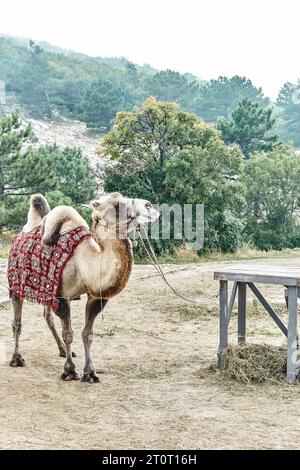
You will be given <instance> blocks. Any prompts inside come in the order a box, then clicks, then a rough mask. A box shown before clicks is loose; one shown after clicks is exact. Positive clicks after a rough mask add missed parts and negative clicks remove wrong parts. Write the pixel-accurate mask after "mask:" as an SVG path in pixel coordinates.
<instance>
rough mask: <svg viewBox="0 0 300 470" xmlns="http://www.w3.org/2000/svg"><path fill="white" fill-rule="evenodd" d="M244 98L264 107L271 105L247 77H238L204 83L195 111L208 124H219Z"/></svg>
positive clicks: (260, 90) (220, 78)
mask: <svg viewBox="0 0 300 470" xmlns="http://www.w3.org/2000/svg"><path fill="white" fill-rule="evenodd" d="M243 98H249V99H250V100H251V101H253V102H255V103H258V104H259V105H260V106H262V107H265V106H267V105H268V104H269V99H268V98H265V97H264V94H263V91H262V89H261V88H256V87H255V86H254V85H253V84H252V82H251V80H248V79H247V78H246V77H239V76H238V75H236V76H234V77H232V78H227V77H219V78H218V79H213V80H210V81H209V82H206V83H204V84H203V85H202V86H201V89H200V94H199V98H198V99H197V101H196V102H195V105H194V109H193V111H194V112H195V113H196V114H197V115H198V116H200V117H201V118H202V119H204V120H205V121H207V122H217V121H218V120H219V119H226V118H228V117H229V116H230V114H231V113H232V112H233V110H234V109H235V108H236V107H237V105H238V103H239V102H240V101H241V100H242V99H243Z"/></svg>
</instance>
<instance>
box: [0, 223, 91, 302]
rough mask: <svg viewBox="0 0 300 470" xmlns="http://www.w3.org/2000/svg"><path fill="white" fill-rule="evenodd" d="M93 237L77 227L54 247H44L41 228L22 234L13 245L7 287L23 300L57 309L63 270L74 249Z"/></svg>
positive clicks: (82, 228) (62, 236)
mask: <svg viewBox="0 0 300 470" xmlns="http://www.w3.org/2000/svg"><path fill="white" fill-rule="evenodd" d="M89 237H92V234H91V233H90V232H89V231H88V230H87V229H86V228H85V227H77V228H75V229H73V230H70V231H68V232H66V233H64V234H62V235H61V236H60V238H59V240H58V242H57V244H56V245H54V246H46V245H43V243H42V240H41V239H42V235H41V228H40V226H39V227H37V228H35V229H33V230H32V231H31V232H28V233H23V232H22V233H20V234H19V235H18V236H17V237H16V238H15V240H14V241H13V244H12V247H11V250H10V253H9V258H8V271H7V276H8V285H9V289H10V292H11V293H14V294H16V295H17V296H18V297H19V298H21V299H27V300H29V301H31V302H38V303H40V304H42V305H45V306H50V307H51V308H52V309H53V310H54V311H56V310H57V308H58V299H57V297H58V294H59V289H60V282H61V277H62V273H63V270H64V267H65V266H66V264H67V262H68V261H69V259H70V258H71V257H72V255H73V253H74V251H75V248H76V247H77V246H78V245H79V244H80V243H81V242H82V241H83V240H85V239H86V238H89Z"/></svg>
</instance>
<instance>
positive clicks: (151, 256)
mask: <svg viewBox="0 0 300 470" xmlns="http://www.w3.org/2000/svg"><path fill="white" fill-rule="evenodd" d="M141 229H143V235H144V238H145V239H146V240H147V243H148V247H149V248H147V246H146V243H145V242H144V238H143V236H142V234H141ZM137 233H138V236H139V239H140V240H141V243H142V246H143V248H144V250H145V252H146V254H147V257H148V259H149V261H150V263H151V264H152V265H153V266H154V268H155V269H156V271H157V273H158V275H159V276H160V277H161V279H162V280H163V281H164V282H165V284H166V285H167V286H168V287H169V289H170V290H171V291H172V292H173V294H175V295H177V297H180V298H181V299H183V300H185V301H186V302H191V303H193V304H197V305H205V304H207V303H210V301H211V300H212V299H214V298H218V297H219V295H220V294H219V293H217V294H213V295H211V296H209V297H207V298H206V299H205V300H203V301H201V300H194V299H189V298H188V297H185V295H183V294H181V293H180V292H178V291H177V290H176V289H175V287H173V286H172V285H171V284H170V282H169V281H168V279H167V278H166V276H165V273H164V272H163V270H162V267H161V266H160V264H159V261H158V259H157V256H156V254H155V252H154V250H153V248H152V245H151V243H150V240H149V237H148V234H147V232H146V230H145V229H144V228H143V227H139V229H138V230H137Z"/></svg>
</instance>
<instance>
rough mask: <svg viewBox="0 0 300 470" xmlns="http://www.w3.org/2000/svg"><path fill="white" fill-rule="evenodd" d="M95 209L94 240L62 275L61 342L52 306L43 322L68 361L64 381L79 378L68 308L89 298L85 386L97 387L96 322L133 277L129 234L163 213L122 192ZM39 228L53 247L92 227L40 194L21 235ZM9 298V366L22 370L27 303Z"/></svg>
mask: <svg viewBox="0 0 300 470" xmlns="http://www.w3.org/2000/svg"><path fill="white" fill-rule="evenodd" d="M91 208H92V219H93V226H92V233H93V235H94V237H90V238H87V239H85V240H84V241H82V243H80V244H79V245H78V246H77V247H76V249H75V252H74V254H73V256H72V258H71V259H70V260H69V261H68V263H67V264H66V266H65V268H64V270H63V273H62V278H61V285H60V293H59V306H58V309H57V311H56V312H55V313H56V314H57V315H58V317H59V318H60V321H61V324H62V339H63V341H62V339H61V338H60V336H59V334H58V332H57V330H56V328H55V324H54V317H53V314H52V311H51V308H50V307H45V308H44V317H45V319H46V322H47V324H48V326H49V328H50V330H51V332H52V334H53V336H54V338H55V340H56V343H57V345H58V349H59V353H60V355H61V356H64V357H66V361H65V364H64V371H63V373H62V374H61V378H62V379H63V380H66V381H68V380H78V379H80V377H79V375H78V373H77V371H76V367H75V363H74V362H73V357H74V356H75V355H73V354H72V347H71V345H72V341H73V330H72V325H71V308H70V303H71V300H72V299H76V298H80V296H81V295H83V294H86V295H87V303H86V308H85V326H84V329H83V331H82V340H83V344H84V351H85V364H84V368H83V375H82V376H81V381H83V382H89V383H94V382H99V377H98V375H97V374H96V369H95V366H94V364H93V361H92V359H91V346H92V342H93V325H94V321H95V319H96V317H97V315H98V314H99V313H100V312H101V311H102V310H103V308H104V307H105V305H106V304H107V302H108V300H109V299H110V298H112V297H113V296H115V295H117V294H119V293H120V292H121V291H122V290H123V289H124V287H125V286H126V284H127V282H128V279H129V277H130V274H131V271H132V265H133V253H132V246H131V241H130V239H129V237H128V234H129V232H130V231H132V230H133V229H136V228H138V227H139V226H140V225H144V224H147V223H150V222H152V221H154V220H155V219H157V217H158V216H159V212H158V211H156V210H155V209H154V208H153V207H152V204H151V203H150V202H149V201H146V200H143V199H130V198H127V197H124V196H122V194H120V193H110V194H107V195H103V196H101V197H100V198H99V199H97V200H94V201H92V202H91ZM38 225H41V228H42V234H43V238H42V242H43V243H44V244H45V245H54V244H55V243H57V241H58V239H59V237H60V236H61V235H62V234H63V233H65V232H67V231H69V230H71V229H73V228H76V227H80V226H83V227H88V225H87V223H86V221H85V220H84V219H83V218H82V217H81V216H80V215H79V213H78V212H77V211H76V210H75V209H74V208H72V207H69V206H57V207H55V208H54V209H52V210H50V209H49V205H48V203H47V201H46V199H45V198H44V197H43V196H42V195H40V194H38V195H34V196H32V197H31V200H30V209H29V212H28V220H27V224H26V225H25V226H24V228H23V230H24V231H30V230H32V229H33V228H35V227H37V226H38ZM11 297H12V304H13V310H14V320H13V324H12V328H13V333H14V338H15V350H14V353H13V356H12V359H11V361H10V366H12V367H22V366H24V365H25V361H24V359H23V357H22V355H21V353H20V349H19V338H20V334H21V320H22V304H23V301H22V300H21V299H20V298H18V297H17V296H16V295H14V294H12V295H11Z"/></svg>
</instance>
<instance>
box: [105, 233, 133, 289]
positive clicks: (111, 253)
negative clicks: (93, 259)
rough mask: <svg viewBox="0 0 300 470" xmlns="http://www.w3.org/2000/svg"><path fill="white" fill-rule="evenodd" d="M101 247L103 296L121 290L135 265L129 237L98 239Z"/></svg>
mask: <svg viewBox="0 0 300 470" xmlns="http://www.w3.org/2000/svg"><path fill="white" fill-rule="evenodd" d="M97 243H98V245H99V247H100V250H101V251H100V260H99V261H100V266H99V277H100V279H99V281H100V285H102V287H101V294H100V293H99V294H100V296H102V298H110V297H113V296H114V295H116V294H118V293H119V292H121V290H122V289H124V287H125V285H126V284H127V282H128V280H129V277H130V274H131V271H132V265H133V254H132V246H131V242H130V240H129V239H119V238H115V239H110V238H104V239H98V237H97Z"/></svg>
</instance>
